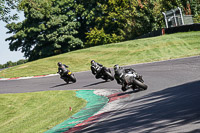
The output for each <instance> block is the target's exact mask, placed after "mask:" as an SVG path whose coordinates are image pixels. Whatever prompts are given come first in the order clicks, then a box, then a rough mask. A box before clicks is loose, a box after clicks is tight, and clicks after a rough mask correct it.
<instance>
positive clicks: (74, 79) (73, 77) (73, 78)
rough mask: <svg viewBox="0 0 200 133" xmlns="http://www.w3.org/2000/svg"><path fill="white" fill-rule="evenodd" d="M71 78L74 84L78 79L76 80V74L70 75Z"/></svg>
mask: <svg viewBox="0 0 200 133" xmlns="http://www.w3.org/2000/svg"><path fill="white" fill-rule="evenodd" d="M70 78H71V80H72V82H73V83H75V82H76V78H75V76H74V74H72V75H70Z"/></svg>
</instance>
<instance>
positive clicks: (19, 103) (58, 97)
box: [0, 91, 86, 133]
mask: <svg viewBox="0 0 200 133" xmlns="http://www.w3.org/2000/svg"><path fill="white" fill-rule="evenodd" d="M75 95H76V93H75V91H45V92H32V93H17V94H1V95H0V101H1V102H0V133H28V132H29V133H39V132H44V131H46V130H48V129H50V128H52V127H54V126H55V125H57V124H59V123H61V122H63V121H64V120H66V119H67V118H69V117H70V116H71V115H73V114H74V113H76V112H77V111H79V110H80V109H81V108H83V107H84V106H85V105H86V101H84V100H83V99H80V98H77V97H76V96H75ZM69 107H72V111H70V110H69Z"/></svg>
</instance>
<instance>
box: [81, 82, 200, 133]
mask: <svg viewBox="0 0 200 133" xmlns="http://www.w3.org/2000/svg"><path fill="white" fill-rule="evenodd" d="M199 101H200V81H195V82H190V83H186V84H183V85H179V86H175V87H171V88H166V89H163V90H161V91H158V92H154V93H151V94H148V95H146V96H143V97H140V98H137V99H133V100H132V101H130V102H131V103H132V104H128V106H127V107H126V108H124V109H122V110H118V111H117V112H113V113H112V116H114V117H110V118H108V119H107V120H106V121H104V122H99V123H98V124H97V125H96V126H95V127H90V128H87V129H85V130H82V131H83V132H90V131H92V132H137V133H142V132H177V131H178V132H183V131H184V132H193V133H195V132H198V131H199V126H200V111H199V110H200V104H199ZM190 127H191V129H190ZM82 131H81V132H82Z"/></svg>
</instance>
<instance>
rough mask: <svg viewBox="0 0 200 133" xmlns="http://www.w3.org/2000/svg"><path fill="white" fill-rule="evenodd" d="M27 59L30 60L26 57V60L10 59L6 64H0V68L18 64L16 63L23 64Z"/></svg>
mask: <svg viewBox="0 0 200 133" xmlns="http://www.w3.org/2000/svg"><path fill="white" fill-rule="evenodd" d="M27 61H28V60H26V59H25V60H24V59H21V60H18V61H17V62H12V61H8V62H6V63H5V64H0V69H3V68H8V67H13V66H16V65H21V64H24V63H26V62H27Z"/></svg>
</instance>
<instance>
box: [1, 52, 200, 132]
mask: <svg viewBox="0 0 200 133" xmlns="http://www.w3.org/2000/svg"><path fill="white" fill-rule="evenodd" d="M119 65H120V63H119ZM126 67H132V68H134V69H135V70H136V71H137V72H138V73H139V74H141V75H143V79H144V81H145V83H146V84H147V85H148V89H147V90H146V91H141V92H137V93H135V92H132V91H131V90H128V92H127V93H129V94H131V98H129V101H127V100H126V101H123V100H122V102H124V105H125V106H124V107H123V108H122V109H120V110H117V111H115V112H112V115H110V116H109V117H107V118H106V119H102V120H101V122H99V123H97V124H94V125H92V126H90V127H88V128H86V129H84V130H82V131H81V132H137V133H140V132H141V133H143V132H159V133H160V132H175V133H176V132H200V112H199V110H200V104H199V101H200V56H196V57H189V58H182V59H174V60H168V61H161V62H153V63H145V64H137V65H132V66H126ZM112 72H113V71H112ZM75 77H76V78H77V82H76V83H74V84H68V85H67V84H65V82H64V81H63V80H61V79H60V78H59V76H58V75H57V76H51V77H43V78H33V79H24V80H5V81H4V80H3V81H0V93H23V92H35V91H46V90H71V89H76V90H77V89H102V90H104V89H107V90H120V88H121V86H120V85H117V84H116V81H111V82H105V81H103V80H101V79H98V80H97V79H95V78H94V75H92V74H91V72H90V71H86V72H79V73H75Z"/></svg>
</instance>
